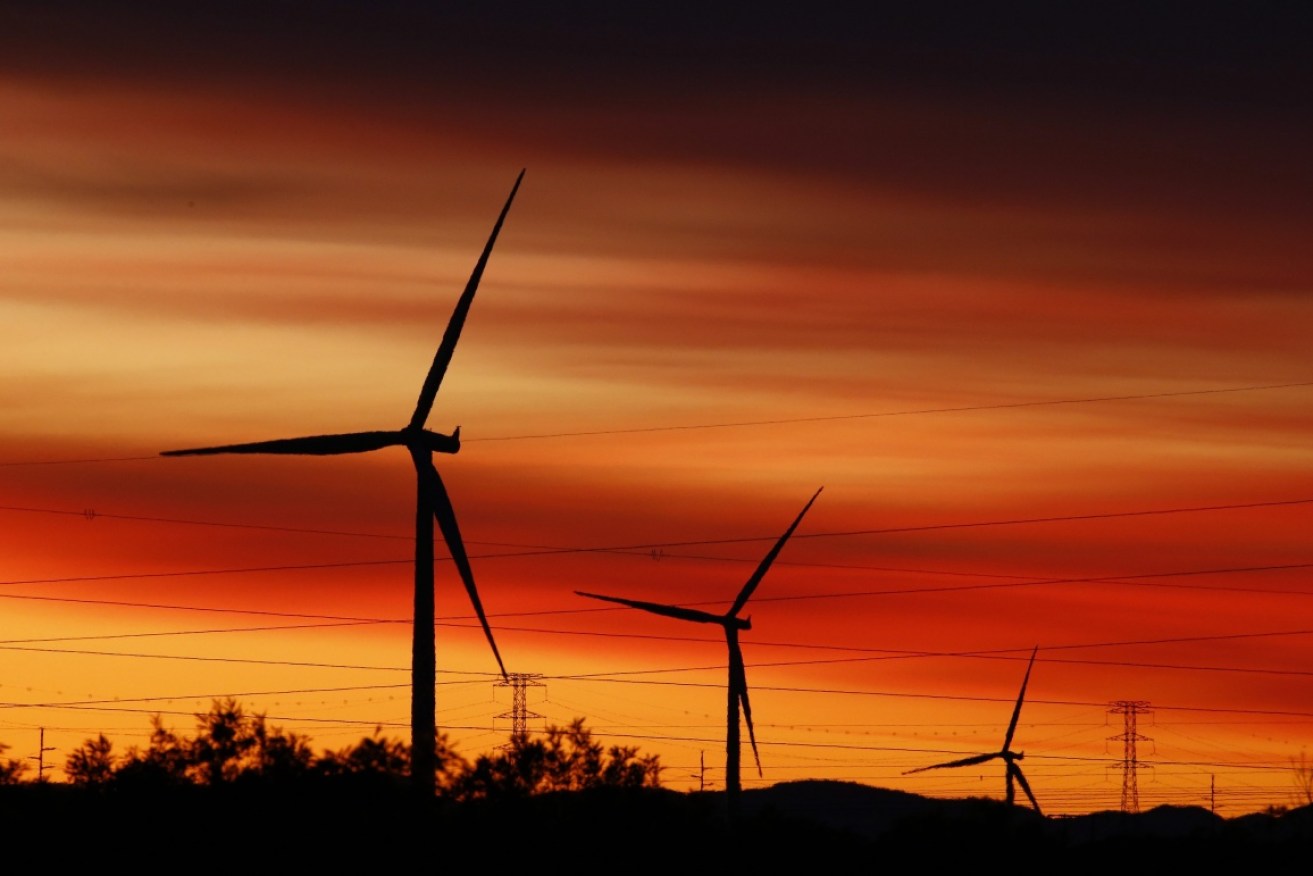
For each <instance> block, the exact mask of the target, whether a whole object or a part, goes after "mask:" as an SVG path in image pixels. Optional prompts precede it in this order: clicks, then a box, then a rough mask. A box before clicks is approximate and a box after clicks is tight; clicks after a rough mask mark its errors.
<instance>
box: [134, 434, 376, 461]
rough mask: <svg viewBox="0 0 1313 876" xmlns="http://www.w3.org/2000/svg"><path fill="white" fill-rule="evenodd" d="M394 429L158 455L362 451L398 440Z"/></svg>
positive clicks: (374, 448) (317, 453)
mask: <svg viewBox="0 0 1313 876" xmlns="http://www.w3.org/2000/svg"><path fill="white" fill-rule="evenodd" d="M401 443H402V441H401V439H400V436H398V435H397V433H396V432H349V433H346V434H342V435H309V436H306V437H304V438H279V439H276V440H274V441H253V442H251V443H249V444H225V445H222V446H220V447H193V448H191V449H188V450H165V451H164V452H163V453H161V454H160V456H208V455H212V454H219V453H287V454H307V455H311V456H328V455H332V454H337V453H365V452H367V451H370V450H378V449H379V448H382V447H390V446H393V445H396V444H401Z"/></svg>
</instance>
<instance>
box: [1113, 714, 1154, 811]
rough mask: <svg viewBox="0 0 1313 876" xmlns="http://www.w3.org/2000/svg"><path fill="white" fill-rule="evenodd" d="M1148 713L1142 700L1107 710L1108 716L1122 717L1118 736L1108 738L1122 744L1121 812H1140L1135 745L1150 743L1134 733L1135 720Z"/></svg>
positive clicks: (1147, 738) (1137, 733) (1145, 738)
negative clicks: (1120, 730)
mask: <svg viewBox="0 0 1313 876" xmlns="http://www.w3.org/2000/svg"><path fill="white" fill-rule="evenodd" d="M1148 711H1149V703H1148V702H1146V701H1144V700H1118V701H1117V702H1115V703H1113V704H1112V708H1110V709H1109V710H1108V712H1109V713H1110V714H1113V715H1122V716H1123V727H1124V729H1123V730H1122V733H1121V735H1120V736H1109V737H1108V738H1109V739H1111V740H1113V741H1114V742H1116V741H1120V742H1121V743H1122V812H1139V811H1140V790H1139V788H1138V787H1137V785H1136V781H1135V771H1136V767H1137V766H1138V759H1137V756H1136V750H1135V744H1136V743H1137V742H1149V741H1151V740H1150V739H1149V737H1148V736H1141V735H1140V733H1139V732H1137V731H1136V729H1135V725H1136V719H1137V718H1138V717H1139V716H1140V715H1141V714H1143V713H1146V712H1148Z"/></svg>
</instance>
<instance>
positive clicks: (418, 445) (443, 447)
mask: <svg viewBox="0 0 1313 876" xmlns="http://www.w3.org/2000/svg"><path fill="white" fill-rule="evenodd" d="M402 431H403V433H404V434H405V436H406V441H405V443H406V446H407V447H411V448H415V449H417V450H428V451H430V452H432V453H457V452H459V451H460V426H457V427H456V431H454V432H452V433H451V434H450V435H443V434H442V433H441V432H430V431H429V430H428V429H415V430H413V431H412V430H410V429H404V430H402Z"/></svg>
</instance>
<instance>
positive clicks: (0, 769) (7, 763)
mask: <svg viewBox="0 0 1313 876" xmlns="http://www.w3.org/2000/svg"><path fill="white" fill-rule="evenodd" d="M8 750H9V746H8V745H6V744H5V743H3V742H0V754H3V753H4V752H6V751H8ZM25 772H27V764H25V763H23V761H21V760H11V759H9V758H5V759H3V760H0V785H17V784H18V783H19V781H20V780H21V779H22V777H23V773H25Z"/></svg>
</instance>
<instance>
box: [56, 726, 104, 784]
mask: <svg viewBox="0 0 1313 876" xmlns="http://www.w3.org/2000/svg"><path fill="white" fill-rule="evenodd" d="M113 747H114V745H113V743H111V742H110V741H109V740H108V739H106V738H105V734H104V733H101V734H100V735H99V736H97V737H96V738H95V739H88V740H87V741H86V742H84V743H82V745H81V746H80V747H78V748H75V749H73V751H72V753H71V754H69V756H68V760H66V761H65V762H64V772H65V773H66V774H67V775H68V780H69V781H70V782H72V783H73V784H75V785H105V784H108V783H109V781H110V780H111V779H113V778H114V755H113V753H112V749H113Z"/></svg>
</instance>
